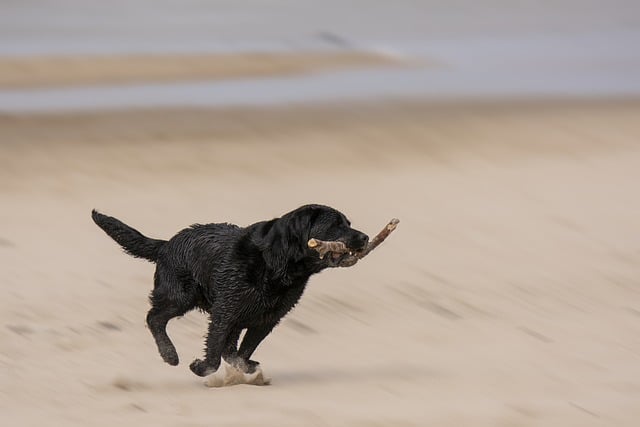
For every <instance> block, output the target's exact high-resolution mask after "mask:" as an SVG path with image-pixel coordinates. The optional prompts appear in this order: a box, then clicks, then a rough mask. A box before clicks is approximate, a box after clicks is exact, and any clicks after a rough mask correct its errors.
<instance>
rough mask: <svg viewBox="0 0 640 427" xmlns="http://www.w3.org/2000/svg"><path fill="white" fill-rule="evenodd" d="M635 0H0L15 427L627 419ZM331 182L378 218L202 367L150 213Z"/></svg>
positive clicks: (6, 413)
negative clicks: (266, 330) (119, 228)
mask: <svg viewBox="0 0 640 427" xmlns="http://www.w3.org/2000/svg"><path fill="white" fill-rule="evenodd" d="M638 46H640V4H639V3H638V2H637V1H631V0H627V1H625V0H613V1H603V0H601V1H595V0H585V1H577V0H560V1H555V2H551V1H533V0H521V1H510V2H507V1H498V0H488V1H469V0H459V1H446V2H445V1H429V0H425V1H396V2H383V1H350V2H338V1H334V0H328V1H323V2H311V1H287V0H283V1H275V0H263V1H244V2H232V1H195V0H187V1H177V0H176V1H168V0H154V1H150V0H139V1H135V2H131V1H122V0H117V1H110V2H98V1H79V0H57V1H53V0H39V1H30V0H22V1H17V0H15V1H14V0H3V1H0V266H1V269H2V272H3V279H2V281H1V282H0V283H1V284H2V298H0V376H1V378H0V422H2V424H3V425H25V426H26V425H41V424H42V423H43V422H50V423H52V422H53V423H55V424H59V425H87V424H91V425H105V426H106V425H109V426H111V425H113V423H121V424H122V425H141V424H152V423H153V424H154V425H175V426H185V425H189V426H201V425H202V426H204V425H211V424H212V423H219V424H224V425H229V426H235V425H237V426H244V425H253V424H257V423H260V424H261V425H264V426H289V425H291V426H298V425H300V424H301V423H304V425H317V426H342V425H344V426H381V425H395V426H421V425H428V424H434V425H450V426H461V425H469V426H485V425H486V426H496V425H499V426H502V425H504V426H512V425H513V426H516V425H517V426H534V425H544V426H563V427H564V426H573V425H575V426H587V425H608V426H609V425H616V426H626V425H628V426H635V425H636V424H637V419H638V417H640V338H639V337H640V282H639V279H638V278H639V277H640V274H639V273H640V237H639V233H638V230H639V229H640V191H639V186H638V182H640V143H639V140H640V102H639V98H638V97H639V95H640V49H639V48H638ZM306 203H323V204H328V205H331V206H333V207H335V208H337V209H339V210H341V211H342V212H344V213H345V214H346V215H347V216H348V217H349V218H350V219H351V221H352V222H353V224H354V226H355V227H356V228H358V229H361V230H363V231H366V232H368V233H369V234H370V235H373V234H375V233H376V232H377V231H378V230H379V229H380V228H381V227H382V226H384V224H386V222H387V221H388V220H389V219H390V218H392V217H398V218H400V220H401V223H400V226H399V227H398V230H397V231H396V232H395V233H394V234H393V235H392V236H391V237H390V238H389V239H388V240H387V241H386V242H385V243H384V245H383V246H381V247H380V248H379V249H377V250H376V252H374V253H373V254H371V255H370V256H369V257H367V259H366V260H364V261H363V262H361V263H359V264H358V265H357V266H355V267H353V268H349V269H340V270H338V269H335V270H331V271H326V272H323V273H322V274H320V275H318V276H314V277H313V278H312V279H311V281H310V283H309V286H308V288H307V290H306V292H305V295H304V296H303V298H302V300H301V301H300V303H299V304H298V306H297V307H296V309H295V310H294V311H293V312H292V313H290V315H289V316H288V317H286V318H285V319H284V320H283V322H282V323H281V325H280V326H279V327H278V328H277V329H276V330H275V331H274V333H273V334H272V335H271V336H270V337H268V338H267V339H266V340H265V341H264V343H263V344H262V345H261V347H259V349H258V350H257V352H256V355H255V358H256V359H257V360H259V361H261V362H262V366H263V369H264V371H265V372H266V373H267V374H268V376H270V377H272V378H273V383H272V385H271V386H269V387H255V386H248V385H242V386H236V387H231V388H226V389H208V388H205V387H204V386H203V385H202V380H201V379H200V378H197V377H195V376H193V375H192V374H191V372H190V371H189V370H188V368H187V365H188V363H190V362H191V360H192V359H193V358H195V357H199V356H200V353H201V351H202V342H203V341H202V337H203V335H204V333H205V331H206V318H205V317H204V316H203V315H202V314H200V313H189V314H188V315H186V316H185V317H184V318H182V319H180V320H174V321H173V322H172V323H170V324H169V328H168V330H169V335H170V336H171V337H172V339H173V341H174V342H175V344H176V347H177V350H178V353H179V355H180V357H181V362H182V363H181V364H180V365H179V366H178V367H177V368H173V367H169V366H168V365H166V364H164V362H162V360H161V358H160V357H159V355H158V354H157V350H156V348H155V345H154V343H153V339H152V337H151V334H150V333H149V332H148V331H147V330H146V327H145V323H144V319H145V315H146V311H147V309H148V302H147V295H148V292H149V291H150V290H151V287H152V276H153V265H151V264H148V263H144V262H142V261H139V260H134V259H131V258H130V257H128V256H126V255H125V254H123V253H122V251H121V250H120V249H119V248H118V247H117V246H116V244H115V243H114V242H113V241H111V240H110V239H108V238H107V237H106V236H105V235H104V234H103V233H102V232H101V231H100V230H99V229H98V228H97V227H96V226H95V225H94V224H93V223H92V222H91V219H90V215H89V214H90V211H91V209H92V208H97V209H99V210H101V211H103V212H104V213H107V214H110V215H113V216H116V217H118V218H120V219H122V220H123V221H124V222H126V223H128V224H131V225H132V226H134V227H135V228H137V229H139V230H140V231H141V232H143V233H145V234H147V235H149V236H151V237H157V238H169V237H170V236H172V235H173V234H174V233H175V232H177V231H178V230H180V229H181V228H184V227H186V226H188V225H190V224H192V223H208V222H227V221H228V222H232V223H236V224H239V225H248V224H250V223H253V222H255V221H260V220H264V219H270V218H273V217H277V216H280V215H282V214H283V213H285V212H288V211H290V210H292V209H294V208H296V207H298V206H299V205H302V204H306Z"/></svg>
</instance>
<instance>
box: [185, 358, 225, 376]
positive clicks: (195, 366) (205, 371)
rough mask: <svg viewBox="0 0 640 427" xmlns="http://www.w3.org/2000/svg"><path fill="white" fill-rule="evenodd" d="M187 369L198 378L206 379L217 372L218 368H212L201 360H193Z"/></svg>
mask: <svg viewBox="0 0 640 427" xmlns="http://www.w3.org/2000/svg"><path fill="white" fill-rule="evenodd" d="M189 368H190V369H191V372H193V373H194V374H196V375H197V376H199V377H206V376H207V375H211V374H213V373H214V372H215V371H217V370H218V366H212V365H210V364H208V363H207V362H206V361H205V360H202V359H195V360H194V361H193V362H191V365H189Z"/></svg>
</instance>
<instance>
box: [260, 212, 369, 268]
mask: <svg viewBox="0 0 640 427" xmlns="http://www.w3.org/2000/svg"><path fill="white" fill-rule="evenodd" d="M269 235H270V238H269V239H268V241H269V247H268V248H265V250H267V253H268V255H269V257H270V259H271V261H272V262H273V264H275V265H274V266H275V267H279V268H280V269H281V270H282V271H284V270H286V268H287V265H289V266H290V265H292V264H300V263H301V262H303V261H304V262H303V264H305V265H308V266H309V268H310V269H311V270H312V271H310V273H314V272H317V271H320V270H322V269H323V268H327V267H335V266H337V265H338V264H339V263H340V261H341V260H342V259H343V258H344V257H345V256H348V254H333V253H328V254H327V255H326V256H325V257H323V258H322V259H321V258H320V257H319V256H318V253H317V252H316V251H314V250H312V249H310V248H309V247H308V245H307V242H308V241H309V239H311V238H315V239H319V240H326V241H339V242H342V243H344V244H345V246H346V247H347V248H348V249H349V250H350V251H353V252H358V251H361V250H362V249H364V248H365V247H366V245H367V243H368V242H369V236H367V235H366V234H364V233H363V232H361V231H358V230H356V229H354V228H351V222H350V221H349V220H348V219H347V217H346V216H345V215H344V214H342V213H341V212H339V211H337V210H335V209H333V208H331V207H328V206H323V205H305V206H302V207H300V208H298V209H296V210H294V211H291V212H289V213H287V214H285V215H283V216H282V217H281V218H278V219H277V220H274V221H273V224H272V226H271V229H270V230H269Z"/></svg>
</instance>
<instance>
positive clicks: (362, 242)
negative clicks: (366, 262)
mask: <svg viewBox="0 0 640 427" xmlns="http://www.w3.org/2000/svg"><path fill="white" fill-rule="evenodd" d="M354 243H355V245H354V246H355V247H356V249H362V248H364V247H365V246H367V243H369V236H367V235H366V234H364V233H358V235H357V236H356V238H355V239H354Z"/></svg>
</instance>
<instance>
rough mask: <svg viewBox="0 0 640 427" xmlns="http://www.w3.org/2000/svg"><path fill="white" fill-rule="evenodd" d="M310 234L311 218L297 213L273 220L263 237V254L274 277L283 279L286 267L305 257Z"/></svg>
mask: <svg viewBox="0 0 640 427" xmlns="http://www.w3.org/2000/svg"><path fill="white" fill-rule="evenodd" d="M310 232H311V218H310V217H309V215H308V214H305V213H298V214H296V215H292V216H285V217H282V218H279V219H277V220H274V222H273V224H272V226H271V229H270V230H269V232H268V233H267V235H266V236H265V243H266V245H265V246H263V253H264V257H265V260H266V261H267V263H268V265H269V268H270V269H271V270H272V271H273V272H274V273H275V275H276V276H278V277H280V278H284V277H285V276H286V272H287V267H288V266H289V265H290V264H295V263H297V262H299V261H301V260H302V259H303V258H304V257H305V256H306V255H307V252H308V251H307V250H306V249H307V242H308V241H309V238H310V237H309V234H310Z"/></svg>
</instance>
